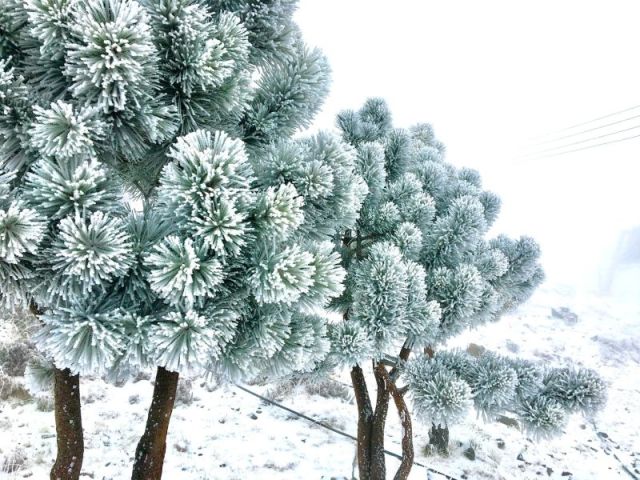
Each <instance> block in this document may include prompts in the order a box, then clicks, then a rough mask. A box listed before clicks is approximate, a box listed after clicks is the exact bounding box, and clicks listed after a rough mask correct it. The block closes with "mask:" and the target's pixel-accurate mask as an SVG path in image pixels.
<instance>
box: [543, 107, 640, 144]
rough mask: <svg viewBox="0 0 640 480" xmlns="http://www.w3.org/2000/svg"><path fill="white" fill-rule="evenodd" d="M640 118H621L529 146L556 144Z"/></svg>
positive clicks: (636, 116) (638, 116)
mask: <svg viewBox="0 0 640 480" xmlns="http://www.w3.org/2000/svg"><path fill="white" fill-rule="evenodd" d="M637 118H640V115H633V116H631V117H627V118H623V119H622V120H616V121H615V122H609V123H605V124H604V125H598V126H597V127H592V128H587V129H586V130H580V131H579V132H575V133H570V134H569V135H564V136H562V137H557V138H552V139H551V140H545V141H544V142H539V143H536V144H533V145H531V147H537V146H541V145H546V144H549V143H553V142H558V141H560V140H565V139H567V138H572V137H577V136H578V135H582V134H584V133H589V132H595V131H597V130H601V129H603V128H606V127H611V126H613V125H618V124H620V123H624V122H628V121H629V120H635V119H637Z"/></svg>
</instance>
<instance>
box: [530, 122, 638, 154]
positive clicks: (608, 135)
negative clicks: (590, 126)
mask: <svg viewBox="0 0 640 480" xmlns="http://www.w3.org/2000/svg"><path fill="white" fill-rule="evenodd" d="M638 128H640V125H634V126H632V127H629V128H624V129H622V130H616V131H615V132H609V133H604V134H602V135H597V136H595V137H591V138H584V139H582V140H577V141H575V142H571V143H565V144H564V145H558V146H555V147H551V148H545V149H544V150H538V151H535V152H531V153H530V154H527V155H524V156H523V158H526V157H535V156H537V155H539V154H541V153H547V152H553V151H555V150H562V149H564V148H567V147H572V146H574V145H580V144H582V143H587V142H593V141H594V140H600V139H601V138H607V137H611V136H613V135H618V134H619V133H625V132H630V131H632V130H637V129H638Z"/></svg>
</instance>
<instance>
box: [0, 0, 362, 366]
mask: <svg viewBox="0 0 640 480" xmlns="http://www.w3.org/2000/svg"><path fill="white" fill-rule="evenodd" d="M295 3H296V2H295V1H291V0H287V1H268V2H254V1H246V2H245V1H223V2H210V1H208V0H200V1H195V2H194V1H191V0H148V1H147V0H145V1H137V0H71V1H56V2H40V1H37V0H27V1H25V2H15V1H13V0H2V1H0V11H1V13H0V169H1V172H0V191H1V192H0V193H1V195H0V281H1V282H2V293H1V296H2V301H3V303H8V304H10V305H16V304H18V303H22V304H29V305H31V306H32V307H33V308H34V310H35V311H37V312H39V313H40V315H39V317H40V321H41V323H42V329H41V331H40V332H39V333H38V335H37V343H38V346H39V347H40V349H41V350H42V351H43V353H44V354H45V355H46V356H47V357H49V358H50V359H52V360H53V361H54V362H55V364H56V366H58V367H59V368H67V367H68V368H70V369H71V371H72V372H74V373H82V374H85V373H97V374H109V375H118V376H123V375H124V376H126V375H127V373H128V372H130V371H131V370H135V369H137V368H140V367H145V366H153V365H158V366H164V367H166V368H167V369H169V370H173V371H178V372H187V371H189V372H194V373H199V374H204V373H207V372H219V371H223V372H225V373H227V374H231V375H236V376H237V375H255V374H258V373H265V372H267V373H268V372H271V373H276V374H278V375H283V374H286V373H288V372H291V371H293V370H305V369H310V368H313V367H314V366H315V365H316V363H317V362H319V361H320V360H322V359H323V358H324V357H325V356H326V353H327V352H328V349H329V342H328V340H327V327H326V320H325V318H324V317H323V316H320V315H318V312H319V311H320V309H321V308H323V307H324V306H326V305H327V304H328V302H330V301H331V300H332V299H333V298H335V297H337V296H339V295H340V294H341V293H342V290H343V281H344V278H345V271H344V269H343V267H342V266H341V264H340V256H339V254H337V253H335V247H334V244H333V242H332V240H333V237H334V236H335V235H336V234H341V233H342V232H344V231H345V230H346V229H350V228H352V227H353V226H354V224H355V221H356V219H357V216H358V212H359V209H360V204H361V203H362V200H363V199H364V197H365V195H366V194H367V186H366V184H365V182H364V181H363V180H362V178H361V177H360V175H359V173H358V172H357V161H358V160H357V153H356V150H355V149H354V148H352V147H351V146H349V145H348V144H347V143H346V142H345V141H343V140H342V139H340V138H339V137H337V136H334V135H332V134H328V133H319V134H317V135H315V136H313V137H309V138H299V139H296V140H293V139H292V138H291V137H292V135H293V134H294V133H295V132H297V131H298V130H299V129H301V128H304V127H306V126H308V125H309V122H310V121H311V119H312V117H313V115H314V114H315V113H316V112H317V110H318V109H319V107H320V105H321V103H322V101H323V99H324V97H325V96H326V94H327V90H328V83H329V69H328V66H327V62H326V59H325V58H324V56H323V55H322V53H321V52H320V51H319V50H317V49H313V48H310V47H308V46H306V45H305V44H304V42H303V41H302V38H301V35H300V33H299V32H298V30H297V28H296V26H295V24H294V23H293V20H292V15H293V12H294V10H295ZM129 198H134V199H137V201H136V202H134V203H132V202H131V201H129V200H128V199H129Z"/></svg>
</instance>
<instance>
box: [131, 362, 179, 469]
mask: <svg viewBox="0 0 640 480" xmlns="http://www.w3.org/2000/svg"><path fill="white" fill-rule="evenodd" d="M178 377H179V375H178V373H176V372H170V371H169V370H166V369H165V368H163V367H158V370H157V372H156V383H155V386H154V388H153V399H152V400H151V407H150V408H149V415H148V417H147V425H146V428H145V430H144V433H143V434H142V437H141V438H140V441H139V442H138V447H137V448H136V456H135V459H134V464H133V473H132V475H131V480H160V479H161V478H162V467H163V464H164V454H165V452H166V449H167V432H168V430H169V420H171V412H172V411H173V405H174V403H175V398H176V390H177V387H178Z"/></svg>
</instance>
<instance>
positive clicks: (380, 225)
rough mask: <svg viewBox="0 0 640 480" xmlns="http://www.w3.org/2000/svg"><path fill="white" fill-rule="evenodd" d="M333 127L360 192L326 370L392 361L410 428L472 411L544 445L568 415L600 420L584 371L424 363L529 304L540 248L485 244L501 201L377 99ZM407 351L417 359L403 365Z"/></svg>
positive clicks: (486, 361) (498, 241)
mask: <svg viewBox="0 0 640 480" xmlns="http://www.w3.org/2000/svg"><path fill="white" fill-rule="evenodd" d="M337 123H338V127H339V128H340V129H341V131H342V135H343V138H344V139H345V140H346V141H347V142H349V143H350V144H351V145H352V146H353V147H354V148H355V149H356V151H357V172H358V173H359V174H360V175H361V176H362V178H364V180H365V182H366V183H367V186H368V191H369V193H368V195H367V196H366V198H365V200H364V203H363V206H362V210H361V212H360V216H359V218H358V219H357V222H356V225H355V228H353V229H350V230H349V231H347V232H346V234H345V235H344V236H343V237H342V239H341V243H342V248H341V253H342V263H343V265H344V267H345V269H346V270H347V278H346V290H345V293H344V294H343V295H342V296H341V297H340V298H339V299H337V300H336V301H335V302H333V306H334V307H335V308H336V309H337V310H338V311H340V313H341V314H342V320H341V321H340V322H337V323H336V324H334V325H331V328H330V336H331V342H332V355H331V356H330V357H329V359H330V361H329V362H328V365H327V366H328V367H331V366H335V365H342V366H348V367H354V366H358V365H360V364H366V363H365V362H367V361H368V360H370V359H371V358H373V359H374V360H376V361H379V360H384V361H385V363H388V361H389V358H390V357H391V358H395V359H396V360H395V361H396V364H397V366H399V367H400V370H399V371H400V372H401V374H403V375H404V377H405V381H406V385H407V387H408V389H409V391H410V392H411V394H412V396H413V401H414V406H415V408H416V411H417V413H418V415H419V417H421V418H423V419H425V420H427V421H429V422H432V423H433V424H435V425H438V424H442V425H444V426H446V425H448V424H451V423H452V422H455V421H456V420H459V419H461V418H464V416H465V414H466V413H467V411H468V410H469V409H470V408H471V407H472V406H473V407H475V409H476V410H477V412H478V413H479V414H480V415H481V416H482V417H483V418H485V419H490V418H492V417H493V416H494V415H495V414H496V413H498V412H505V411H509V412H513V413H515V414H516V415H518V416H519V418H520V419H521V420H522V423H523V425H524V426H525V427H526V428H527V429H528V430H530V431H531V432H533V434H534V435H546V434H549V433H552V432H554V431H559V430H560V428H561V427H562V425H563V422H564V419H565V417H566V415H567V414H568V413H573V412H575V411H582V412H585V413H592V412H593V411H595V410H597V409H599V408H600V407H601V406H602V404H603V402H604V390H605V388H604V384H603V382H602V380H600V378H599V377H598V375H597V374H596V373H595V372H593V371H586V370H576V371H565V370H554V369H551V370H544V371H543V370H542V369H540V368H539V367H538V366H536V365H533V364H530V363H527V362H524V361H518V360H509V359H506V358H503V357H497V356H494V355H489V354H486V355H484V356H482V357H481V358H479V359H474V358H472V357H470V356H468V355H466V354H460V353H455V352H446V351H444V352H439V353H437V354H436V356H435V358H429V357H430V356H432V355H433V352H434V351H437V349H438V347H439V346H441V345H442V344H443V343H444V342H445V341H446V340H448V339H450V338H452V337H454V336H456V335H458V334H460V333H461V332H463V331H464V330H467V329H470V328H474V327H477V326H479V325H482V324H484V323H487V322H492V321H496V320H498V319H499V318H500V317H501V316H502V315H503V314H504V313H506V312H509V311H511V310H513V309H514V308H515V307H517V306H518V305H520V304H522V303H523V302H524V301H525V300H527V299H528V298H529V296H530V295H531V294H532V293H533V291H534V289H535V288H536V287H537V286H538V285H539V284H540V283H541V282H542V280H543V278H544V274H543V271H542V268H541V266H540V264H539V263H538V258H539V256H540V249H539V247H538V245H537V243H536V242H535V241H534V240H533V239H531V238H528V237H521V238H519V239H511V238H509V237H506V236H504V235H500V236H497V237H496V238H487V235H488V232H489V229H490V227H491V226H492V224H493V223H494V222H495V220H496V218H497V216H498V213H499V210H500V199H499V198H498V197H497V196H496V195H495V194H494V193H492V192H489V191H487V190H484V189H483V187H482V183H481V179H480V175H479V173H478V172H476V171H475V170H472V169H468V168H457V167H454V166H453V165H451V164H449V163H447V162H446V161H445V159H444V155H445V148H444V146H443V145H442V143H441V142H439V141H438V140H437V139H436V138H435V135H434V132H433V129H432V128H431V126H429V125H427V124H419V125H416V126H414V127H411V128H409V129H396V128H394V127H393V125H392V121H391V114H390V112H389V110H388V107H387V105H386V103H385V102H384V101H383V100H381V99H371V100H368V101H367V102H366V103H365V104H364V106H363V107H362V108H361V109H360V110H359V111H345V112H343V113H341V114H340V115H339V116H338V120H337ZM400 345H403V349H402V355H403V356H401V357H400V358H398V355H397V353H396V352H397V351H398V350H399V348H400ZM412 351H413V352H417V355H418V359H417V360H414V361H410V362H409V363H408V364H405V363H404V361H405V360H406V359H407V357H408V355H409V354H410V352H412ZM423 351H424V352H425V353H424V354H423ZM382 368H384V367H382ZM381 381H382V379H380V378H378V383H380V382H381ZM376 409H377V408H376Z"/></svg>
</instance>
